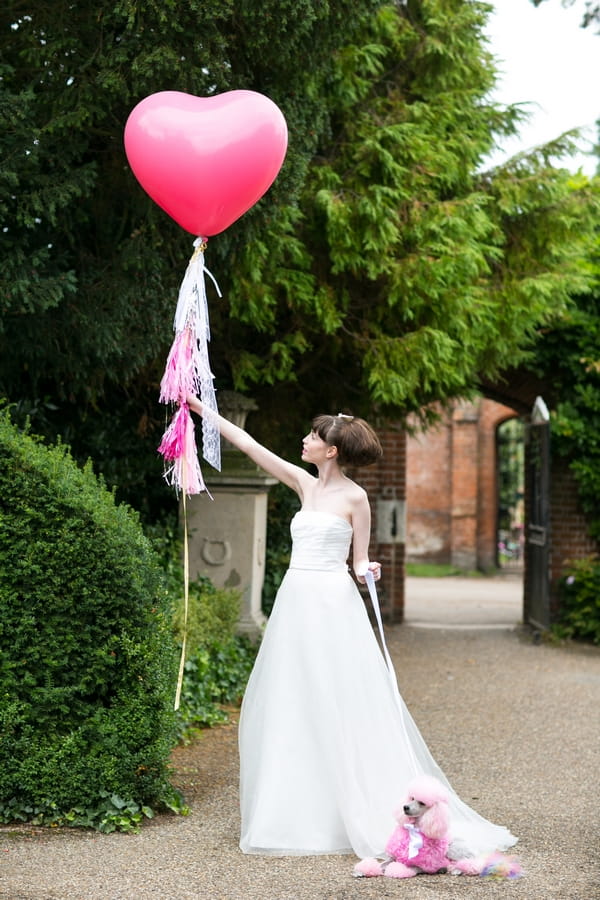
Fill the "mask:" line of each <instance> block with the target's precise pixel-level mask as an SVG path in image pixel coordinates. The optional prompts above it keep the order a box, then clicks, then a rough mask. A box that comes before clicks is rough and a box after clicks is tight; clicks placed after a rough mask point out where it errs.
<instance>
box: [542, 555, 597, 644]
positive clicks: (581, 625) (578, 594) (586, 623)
mask: <svg viewBox="0 0 600 900" xmlns="http://www.w3.org/2000/svg"><path fill="white" fill-rule="evenodd" d="M560 598H561V603H560V619H559V621H558V623H557V624H556V625H555V626H554V628H553V631H554V633H555V634H556V635H558V637H567V638H576V639H581V640H585V641H591V642H592V643H594V644H600V559H599V558H598V557H597V556H589V557H586V558H585V559H579V560H576V561H575V562H573V563H571V564H570V565H569V566H568V567H567V568H566V569H565V574H564V576H563V578H562V579H561V583H560Z"/></svg>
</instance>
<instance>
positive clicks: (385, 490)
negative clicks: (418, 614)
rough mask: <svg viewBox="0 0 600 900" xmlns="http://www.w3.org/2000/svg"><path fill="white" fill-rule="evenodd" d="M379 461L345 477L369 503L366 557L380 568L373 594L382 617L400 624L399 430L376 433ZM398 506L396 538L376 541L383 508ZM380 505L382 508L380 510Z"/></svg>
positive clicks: (402, 498)
mask: <svg viewBox="0 0 600 900" xmlns="http://www.w3.org/2000/svg"><path fill="white" fill-rule="evenodd" d="M379 438H380V440H381V445H382V447H383V458H382V459H381V461H380V462H379V463H377V464H376V465H374V466H369V467H367V468H364V469H356V470H355V471H354V472H350V473H349V474H350V475H351V477H353V478H354V479H355V480H356V481H357V482H358V483H359V484H361V485H362V486H363V487H364V488H365V490H366V491H367V492H368V494H369V500H370V502H371V511H372V522H371V545H370V554H371V558H372V559H376V560H377V561H378V562H380V563H381V564H382V577H381V581H380V582H379V583H378V586H377V590H378V594H379V601H380V604H381V609H382V614H383V616H384V617H385V619H386V620H387V621H388V622H390V621H394V622H401V621H402V618H403V616H404V578H405V568H404V561H405V543H404V540H403V537H404V535H403V532H404V515H403V509H404V508H405V506H404V504H405V503H406V434H405V432H404V431H402V430H400V428H390V429H389V430H387V431H380V432H379ZM391 502H395V503H397V504H398V529H399V532H398V535H397V539H396V540H394V541H393V542H390V541H380V540H378V530H379V529H378V525H380V524H381V523H380V522H379V521H378V519H380V518H381V516H382V511H383V509H384V508H385V509H386V510H387V506H386V504H390V503H391ZM382 503H383V506H382Z"/></svg>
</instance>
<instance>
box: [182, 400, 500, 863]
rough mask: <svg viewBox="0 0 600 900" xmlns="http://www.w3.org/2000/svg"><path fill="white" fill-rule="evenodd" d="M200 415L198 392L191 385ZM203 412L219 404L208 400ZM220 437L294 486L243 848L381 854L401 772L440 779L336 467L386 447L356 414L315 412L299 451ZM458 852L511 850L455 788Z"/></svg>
mask: <svg viewBox="0 0 600 900" xmlns="http://www.w3.org/2000/svg"><path fill="white" fill-rule="evenodd" d="M188 404H189V406H190V408H191V409H192V410H193V411H194V412H196V413H198V414H200V415H202V413H203V410H202V405H201V403H200V402H199V401H198V399H197V398H195V397H189V398H188ZM207 414H210V416H211V417H215V414H214V413H212V412H210V413H209V411H207ZM216 418H217V419H218V426H219V429H220V432H221V434H222V435H223V437H224V438H225V439H226V440H228V441H230V443H232V444H233V445H234V446H235V447H237V448H238V449H239V450H241V451H243V452H244V453H245V454H246V455H247V456H248V457H250V459H252V460H253V461H254V462H255V463H257V465H259V466H261V468H263V469H265V471H267V472H268V473H269V474H271V475H273V476H274V477H275V478H277V479H278V480H279V481H281V482H283V483H284V484H286V485H288V487H290V488H291V489H292V490H294V491H296V493H297V494H298V496H299V498H300V501H301V509H300V511H299V512H298V513H296V515H295V516H294V518H293V520H292V524H291V532H292V539H293V546H292V555H291V559H290V566H289V569H288V571H287V572H286V575H285V577H284V579H283V581H282V583H281V586H280V588H279V591H278V593H277V598H276V600H275V604H274V607H273V611H272V613H271V617H270V619H269V622H268V625H267V628H266V630H265V634H264V637H263V640H262V644H261V647H260V651H259V654H258V657H257V659H256V663H255V666H254V669H253V671H252V674H251V676H250V679H249V682H248V687H247V689H246V693H245V696H244V701H243V704H242V711H241V717H240V733H239V743H240V790H241V798H240V799H241V814H242V830H241V840H240V847H241V849H242V850H243V851H244V852H245V853H261V854H274V855H292V854H306V855H312V854H319V853H351V852H354V853H356V855H357V856H360V857H364V856H374V855H380V854H382V852H383V850H384V847H385V844H386V841H387V838H388V837H389V834H390V833H391V831H392V830H393V828H394V819H393V810H394V807H395V804H396V803H397V802H398V799H399V798H400V797H402V796H403V794H404V791H405V787H406V783H407V781H409V779H411V778H412V777H414V776H415V775H417V774H422V773H427V774H430V775H435V776H436V777H438V778H440V779H442V780H443V781H444V782H445V783H446V784H448V782H447V781H446V779H445V778H444V776H443V774H442V773H441V771H440V769H439V767H438V766H437V764H436V763H435V761H434V760H433V758H432V756H431V754H430V753H429V750H428V749H427V746H426V745H425V743H424V741H423V739H422V737H421V735H420V733H419V731H418V729H417V727H416V725H415V724H414V722H413V720H412V718H411V717H410V714H409V713H408V711H407V709H406V706H405V705H404V703H403V701H402V700H401V698H400V697H399V695H398V694H397V691H395V690H394V687H395V686H394V685H392V682H391V680H390V674H389V672H388V669H387V667H386V665H385V662H384V659H383V656H382V654H381V651H380V649H379V646H378V644H377V641H376V639H375V636H374V634H373V629H372V627H371V624H370V622H369V618H368V615H367V612H366V610H365V606H364V603H363V600H362V597H361V595H360V593H359V591H358V589H357V587H356V585H355V583H354V581H353V579H352V577H351V575H350V573H349V572H348V568H347V564H346V561H347V558H348V555H349V551H350V547H352V563H353V568H354V572H355V575H356V578H357V580H358V581H359V582H361V583H364V581H365V573H366V572H367V570H370V571H371V572H372V573H373V576H374V578H375V579H378V578H379V577H380V572H381V566H380V564H379V563H377V562H371V561H369V553H368V549H369V536H370V527H371V515H370V507H369V501H368V497H367V494H366V492H365V491H364V490H363V489H362V488H361V487H360V486H359V485H357V484H356V483H355V482H354V481H352V480H351V479H350V478H348V477H347V475H345V474H344V471H343V467H344V466H352V467H354V466H364V465H369V464H371V463H373V462H375V461H376V460H378V459H379V458H380V456H381V453H382V451H381V445H380V443H379V439H378V438H377V435H376V434H375V432H374V431H373V429H372V428H371V427H370V426H369V425H368V424H367V422H365V421H364V420H363V419H358V418H354V417H353V416H344V415H338V416H328V415H321V416H317V418H316V419H314V421H313V423H312V428H311V430H310V432H309V433H308V434H307V435H306V436H305V437H304V439H303V440H302V460H303V462H304V463H312V464H313V465H314V466H316V468H317V472H318V474H317V476H314V475H312V474H310V473H309V472H308V471H306V470H305V469H304V468H302V467H301V466H297V465H294V464H292V463H289V462H286V461H285V460H283V459H281V458H280V457H279V456H277V455H276V454H274V453H272V452H271V451H270V450H267V449H266V448H265V447H263V446H262V445H261V444H259V443H258V442H257V441H255V440H254V439H253V438H252V437H250V435H249V434H247V432H245V431H244V430H243V429H241V428H238V426H236V425H233V424H232V423H231V422H229V421H227V420H226V419H224V418H223V417H222V416H218V417H216ZM451 811H452V818H453V831H454V835H455V837H457V838H460V839H461V842H462V848H461V851H462V855H468V854H469V853H473V854H475V853H481V852H486V851H491V850H495V849H505V848H507V847H509V846H511V845H512V844H514V843H515V840H516V839H515V838H514V837H513V836H512V835H511V834H510V832H509V831H508V830H507V829H505V828H502V827H500V826H496V825H493V824H491V823H490V822H487V821H486V820H485V819H483V818H482V817H481V816H479V815H478V814H477V813H476V812H474V811H473V810H471V809H470V808H469V807H468V806H466V805H465V804H464V803H462V801H460V800H459V798H458V797H457V796H456V795H455V794H452V802H451Z"/></svg>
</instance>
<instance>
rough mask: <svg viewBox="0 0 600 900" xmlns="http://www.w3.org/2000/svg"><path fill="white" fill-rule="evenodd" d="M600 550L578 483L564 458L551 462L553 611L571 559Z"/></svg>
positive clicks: (580, 557) (551, 583)
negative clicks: (559, 583)
mask: <svg viewBox="0 0 600 900" xmlns="http://www.w3.org/2000/svg"><path fill="white" fill-rule="evenodd" d="M598 553H600V543H599V542H598V541H595V540H593V538H591V537H590V536H589V533H588V528H587V522H586V518H585V515H584V514H583V511H582V509H581V506H580V503H579V496H578V492H577V483H576V481H575V479H574V477H573V475H572V474H571V472H570V470H569V469H568V468H567V466H566V465H565V463H564V461H563V460H562V459H558V458H551V462H550V615H551V619H552V620H553V621H555V620H556V617H557V613H558V601H559V597H558V582H559V579H560V578H561V576H562V575H563V574H564V569H565V566H566V565H567V564H568V562H569V561H571V560H576V559H582V558H583V557H585V556H591V555H592V554H598Z"/></svg>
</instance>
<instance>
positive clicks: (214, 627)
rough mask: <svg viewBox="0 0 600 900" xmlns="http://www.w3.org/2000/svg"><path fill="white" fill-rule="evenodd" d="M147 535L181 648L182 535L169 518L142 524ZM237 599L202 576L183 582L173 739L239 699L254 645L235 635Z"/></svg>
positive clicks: (211, 721)
mask: <svg viewBox="0 0 600 900" xmlns="http://www.w3.org/2000/svg"><path fill="white" fill-rule="evenodd" d="M147 533H148V534H151V536H152V540H153V543H154V546H155V548H156V549H157V551H158V553H159V555H160V557H161V560H162V565H163V568H164V571H165V573H166V581H167V588H168V593H169V596H170V598H171V607H172V610H173V630H174V636H175V639H176V640H177V642H178V643H179V646H180V648H181V644H182V641H183V633H184V620H185V617H184V603H183V591H184V583H183V566H182V557H183V544H182V536H181V533H180V531H179V529H178V527H177V524H176V523H175V522H173V521H167V522H165V523H163V524H156V525H154V526H152V527H148V529H147ZM240 603H241V595H240V592H239V591H236V590H233V589H227V588H217V587H215V585H214V584H213V583H212V582H211V581H210V579H208V578H205V577H200V578H198V579H196V580H194V581H192V582H191V583H190V585H189V601H188V617H187V628H186V633H187V638H186V645H187V659H186V663H185V668H184V677H183V685H182V690H181V703H180V707H179V709H178V711H177V736H178V739H179V740H188V739H189V737H190V736H191V735H192V734H193V733H194V732H195V731H196V730H197V729H198V728H208V727H211V726H212V725H217V724H219V723H222V722H226V721H227V719H228V715H227V712H226V711H225V710H224V709H223V706H224V705H230V704H237V703H239V702H240V700H241V697H242V694H243V693H244V688H245V687H246V682H247V681H248V676H249V674H250V671H251V669H252V665H253V663H254V659H255V657H256V651H257V646H256V644H254V643H252V641H250V640H249V639H248V638H244V637H241V636H239V635H236V633H235V630H236V626H237V623H238V620H239V615H240Z"/></svg>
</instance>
